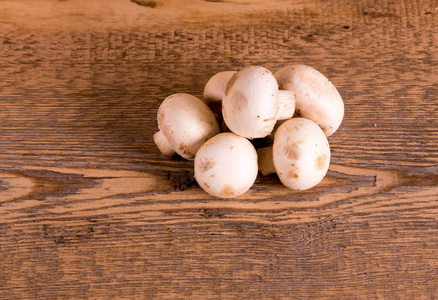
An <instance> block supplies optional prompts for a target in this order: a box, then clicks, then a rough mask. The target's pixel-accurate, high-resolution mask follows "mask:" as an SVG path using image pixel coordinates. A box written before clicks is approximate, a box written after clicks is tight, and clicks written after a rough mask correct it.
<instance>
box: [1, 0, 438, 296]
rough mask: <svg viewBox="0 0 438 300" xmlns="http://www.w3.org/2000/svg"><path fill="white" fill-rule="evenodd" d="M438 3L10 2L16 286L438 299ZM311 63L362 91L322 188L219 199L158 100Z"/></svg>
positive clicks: (12, 291)
mask: <svg viewBox="0 0 438 300" xmlns="http://www.w3.org/2000/svg"><path fill="white" fill-rule="evenodd" d="M437 49H438V2H437V1H436V0H403V1H389V0H385V1H373V0H359V1H351V0H329V1H322V0H320V1H319V0H302V1H282V0H276V1H259V0H253V1H250V0H248V1H240V0H228V1H220V0H215V1H213V0H207V1H201V0H196V1H178V0H156V1H154V0H151V1H146V0H135V1H134V0H132V1H129V0H112V1H85V0H70V1H55V0H41V1H30V0H22V1H14V0H0V251H1V257H0V298H1V299H40V298H45V299H55V298H56V299H66V298H70V299H83V298H91V299H122V298H123V299H377V298H378V299H437V298H438V254H437V253H438V130H437V128H438V117H437V116H438V68H437V66H438V51H437ZM296 63H303V64H307V65H311V66H313V67H315V68H316V69H318V70H320V71H321V72H322V73H323V74H325V75H326V76H327V77H328V78H329V79H330V80H332V82H333V83H334V84H335V86H336V87H337V88H338V90H339V91H340V93H341V95H342V97H343V99H344V102H345V118H344V121H343V123H342V126H341V128H340V129H339V130H338V131H337V132H336V133H335V134H334V135H333V136H331V137H330V138H329V141H330V145H331V150H332V158H331V165H330V169H329V172H328V174H327V176H326V178H325V179H324V180H323V181H322V182H321V183H320V184H319V185H318V186H317V187H315V188H313V189H311V190H308V191H304V192H294V191H291V190H288V189H286V188H285V187H283V186H282V185H281V184H280V182H279V180H278V178H277V177H276V176H273V175H271V176H266V177H263V176H259V177H258V179H257V181H256V183H255V185H254V186H253V188H252V189H251V190H250V191H249V192H248V193H246V194H244V195H242V196H240V197H237V198H235V199H229V200H225V199H218V198H213V197H210V196H209V195H207V194H206V193H205V192H204V191H203V190H202V189H201V188H200V187H199V185H198V184H197V183H196V182H195V180H194V179H193V162H191V161H185V160H182V159H177V158H174V159H172V160H168V159H166V158H164V157H163V156H162V155H160V153H159V151H158V150H157V148H156V147H155V145H154V143H153V140H152V134H153V133H154V132H155V131H156V130H157V123H156V112H157V109H158V107H159V105H160V103H161V102H162V100H163V99H164V98H165V97H167V96H169V95H170V94H173V93H176V92H186V93H191V94H193V95H195V96H198V97H201V96H202V91H203V87H204V85H205V83H206V82H207V80H208V79H209V78H210V77H211V76H212V75H213V74H215V73H217V72H219V71H224V70H238V69H240V68H242V67H245V66H250V65H262V66H265V67H267V68H269V69H270V70H272V71H274V72H275V71H276V70H278V69H279V68H281V67H282V66H285V65H288V64H296Z"/></svg>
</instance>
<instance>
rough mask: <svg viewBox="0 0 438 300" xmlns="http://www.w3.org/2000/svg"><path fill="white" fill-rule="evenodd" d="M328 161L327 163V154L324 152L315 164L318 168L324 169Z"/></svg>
mask: <svg viewBox="0 0 438 300" xmlns="http://www.w3.org/2000/svg"><path fill="white" fill-rule="evenodd" d="M326 163H327V155H326V154H322V155H320V156H318V157H317V158H316V161H315V166H316V168H317V169H318V170H322V169H324V167H325V165H326Z"/></svg>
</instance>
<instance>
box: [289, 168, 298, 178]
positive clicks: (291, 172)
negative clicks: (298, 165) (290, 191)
mask: <svg viewBox="0 0 438 300" xmlns="http://www.w3.org/2000/svg"><path fill="white" fill-rule="evenodd" d="M287 176H288V177H289V178H290V179H297V178H298V177H299V175H298V172H297V170H296V169H291V170H289V172H288V173H287Z"/></svg>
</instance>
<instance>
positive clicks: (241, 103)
mask: <svg viewBox="0 0 438 300" xmlns="http://www.w3.org/2000/svg"><path fill="white" fill-rule="evenodd" d="M233 98H234V103H235V109H237V110H240V109H241V108H242V107H246V106H248V98H247V97H246V96H245V95H244V94H243V93H242V92H240V91H234V92H233Z"/></svg>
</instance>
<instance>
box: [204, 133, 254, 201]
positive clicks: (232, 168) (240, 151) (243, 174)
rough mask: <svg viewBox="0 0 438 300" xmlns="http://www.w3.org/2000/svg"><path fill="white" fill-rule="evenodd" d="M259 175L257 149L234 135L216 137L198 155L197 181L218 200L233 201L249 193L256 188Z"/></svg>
mask: <svg viewBox="0 0 438 300" xmlns="http://www.w3.org/2000/svg"><path fill="white" fill-rule="evenodd" d="M257 172H258V169H257V153H256V150H255V148H254V146H253V145H252V144H251V142H249V141H248V140H247V139H245V138H244V137H241V136H238V135H236V134H234V133H232V132H224V133H220V134H218V135H216V136H214V137H212V138H211V139H209V140H208V141H207V142H206V143H205V144H204V145H202V147H201V148H200V149H199V150H198V152H197V153H196V157H195V178H196V181H197V182H198V183H199V185H200V186H201V187H202V188H203V189H204V190H205V191H206V192H207V193H209V194H210V195H212V196H215V197H220V198H232V197H236V196H239V195H241V194H243V193H245V192H246V191H247V190H248V189H249V188H250V187H251V186H252V185H253V184H254V181H255V180H256V177H257Z"/></svg>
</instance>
